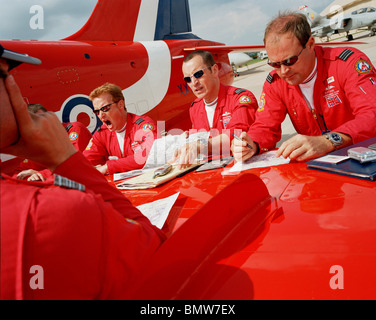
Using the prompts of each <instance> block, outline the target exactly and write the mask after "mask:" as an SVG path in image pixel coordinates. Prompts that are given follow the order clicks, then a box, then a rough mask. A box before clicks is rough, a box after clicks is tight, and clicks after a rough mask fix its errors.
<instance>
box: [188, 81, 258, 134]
mask: <svg viewBox="0 0 376 320" xmlns="http://www.w3.org/2000/svg"><path fill="white" fill-rule="evenodd" d="M257 108H258V104H257V100H256V98H255V96H254V95H253V94H252V92H250V91H248V90H244V89H240V88H235V87H232V86H225V85H223V84H221V85H220V88H219V93H218V101H217V107H216V108H215V113H214V119H213V127H212V128H210V127H209V122H208V118H207V115H206V110H205V102H204V100H203V99H196V100H195V101H194V102H193V103H192V105H191V108H190V109H189V114H190V118H191V122H192V128H193V129H196V130H205V131H210V130H211V129H216V130H212V132H211V136H213V137H214V136H216V135H219V134H222V133H226V134H227V135H229V136H230V139H231V140H232V139H233V136H232V134H233V133H234V130H235V129H239V131H240V132H241V131H248V129H249V127H250V125H251V124H252V123H253V121H254V119H255V113H256V111H257ZM226 129H227V130H226Z"/></svg>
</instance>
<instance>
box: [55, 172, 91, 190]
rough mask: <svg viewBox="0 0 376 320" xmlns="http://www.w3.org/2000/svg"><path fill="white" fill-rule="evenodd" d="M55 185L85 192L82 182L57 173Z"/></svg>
mask: <svg viewBox="0 0 376 320" xmlns="http://www.w3.org/2000/svg"><path fill="white" fill-rule="evenodd" d="M54 185H55V186H59V187H63V188H67V189H75V190H78V191H82V192H85V186H84V185H83V184H80V183H78V182H76V181H72V180H69V179H67V178H64V177H62V176H59V175H57V174H55V180H54Z"/></svg>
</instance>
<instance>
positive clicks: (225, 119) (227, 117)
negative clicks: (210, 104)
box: [222, 112, 232, 129]
mask: <svg viewBox="0 0 376 320" xmlns="http://www.w3.org/2000/svg"><path fill="white" fill-rule="evenodd" d="M231 118H232V116H231V112H225V113H224V114H222V123H223V127H224V128H225V129H226V127H227V125H228V124H229V122H230V121H231Z"/></svg>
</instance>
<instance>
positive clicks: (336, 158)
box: [315, 154, 350, 163]
mask: <svg viewBox="0 0 376 320" xmlns="http://www.w3.org/2000/svg"><path fill="white" fill-rule="evenodd" d="M347 159H350V157H349V156H336V155H332V154H329V155H327V156H323V157H321V158H317V159H315V160H316V161H320V162H326V163H340V162H342V161H345V160H347Z"/></svg>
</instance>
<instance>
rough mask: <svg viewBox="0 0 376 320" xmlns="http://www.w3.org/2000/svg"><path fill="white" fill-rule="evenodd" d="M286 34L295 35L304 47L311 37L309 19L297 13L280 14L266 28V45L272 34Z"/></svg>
mask: <svg viewBox="0 0 376 320" xmlns="http://www.w3.org/2000/svg"><path fill="white" fill-rule="evenodd" d="M286 33H291V34H293V35H294V36H295V37H296V38H297V39H298V40H299V42H300V44H301V45H302V47H304V46H305V45H306V44H307V42H308V40H309V38H310V37H311V26H310V25H309V23H308V20H307V17H306V16H305V15H304V14H302V13H299V12H295V11H284V12H279V13H278V16H277V17H276V18H274V19H273V20H272V21H270V22H269V23H268V24H267V26H266V29H265V34H264V44H265V42H266V39H267V37H268V36H269V35H270V34H276V35H283V34H286Z"/></svg>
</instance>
